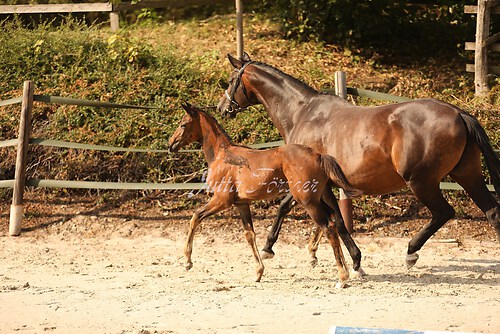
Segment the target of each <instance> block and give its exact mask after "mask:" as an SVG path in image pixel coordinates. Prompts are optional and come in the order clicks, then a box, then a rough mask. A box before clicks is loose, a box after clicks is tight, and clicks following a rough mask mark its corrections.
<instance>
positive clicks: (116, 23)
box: [109, 6, 120, 32]
mask: <svg viewBox="0 0 500 334" xmlns="http://www.w3.org/2000/svg"><path fill="white" fill-rule="evenodd" d="M113 10H114V6H113ZM109 22H110V27H111V31H112V32H116V31H118V29H120V14H119V13H118V11H112V12H110V13H109Z"/></svg>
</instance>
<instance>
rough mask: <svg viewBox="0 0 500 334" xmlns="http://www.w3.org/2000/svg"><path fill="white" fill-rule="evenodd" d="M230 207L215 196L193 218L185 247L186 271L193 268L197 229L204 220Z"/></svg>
mask: <svg viewBox="0 0 500 334" xmlns="http://www.w3.org/2000/svg"><path fill="white" fill-rule="evenodd" d="M228 207H230V204H229V203H227V202H225V201H222V200H220V199H219V198H218V197H216V196H214V197H212V198H211V199H210V201H209V202H208V203H207V204H206V205H205V206H204V207H203V208H201V209H199V210H197V211H196V212H195V213H194V214H193V217H191V221H190V222H189V230H188V235H187V239H186V245H185V247H184V257H185V260H186V264H185V267H186V270H189V269H191V268H192V267H193V262H192V260H191V254H192V253H193V240H194V233H195V231H196V228H197V227H198V226H199V225H200V223H201V222H202V220H203V219H205V218H207V217H210V216H212V215H214V214H216V213H217V212H220V211H222V210H224V209H227V208H228Z"/></svg>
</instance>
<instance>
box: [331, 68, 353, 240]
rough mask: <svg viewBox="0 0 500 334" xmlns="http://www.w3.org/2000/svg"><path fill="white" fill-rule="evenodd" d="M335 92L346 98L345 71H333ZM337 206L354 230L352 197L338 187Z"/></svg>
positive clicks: (349, 227)
mask: <svg viewBox="0 0 500 334" xmlns="http://www.w3.org/2000/svg"><path fill="white" fill-rule="evenodd" d="M335 94H336V95H337V96H338V97H340V98H342V99H344V100H345V99H347V85H346V76H345V72H342V71H336V72H335ZM339 197H340V198H339V207H340V212H341V213H342V218H343V219H344V224H345V227H346V228H347V231H349V233H352V232H353V231H354V226H353V221H352V199H350V198H349V197H347V196H346V195H345V193H344V190H342V189H340V196H339Z"/></svg>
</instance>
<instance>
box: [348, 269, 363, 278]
mask: <svg viewBox="0 0 500 334" xmlns="http://www.w3.org/2000/svg"><path fill="white" fill-rule="evenodd" d="M363 276H366V273H365V271H364V270H363V268H361V267H359V269H358V270H354V269H353V268H351V277H352V278H362V277H363Z"/></svg>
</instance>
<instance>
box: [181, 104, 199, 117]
mask: <svg viewBox="0 0 500 334" xmlns="http://www.w3.org/2000/svg"><path fill="white" fill-rule="evenodd" d="M182 108H183V109H184V110H185V111H186V112H187V113H188V114H189V115H190V116H192V117H195V116H196V115H198V110H197V109H196V108H194V107H193V106H192V105H191V104H189V103H187V102H186V101H183V102H182Z"/></svg>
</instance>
